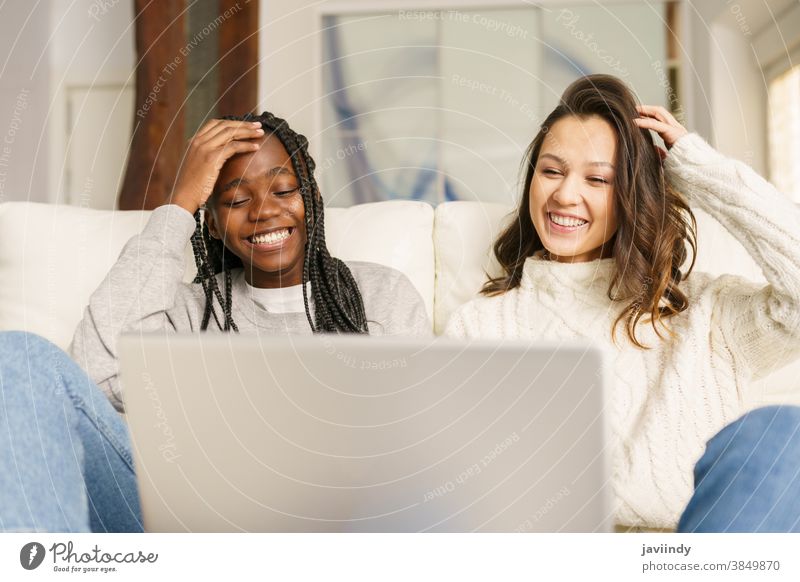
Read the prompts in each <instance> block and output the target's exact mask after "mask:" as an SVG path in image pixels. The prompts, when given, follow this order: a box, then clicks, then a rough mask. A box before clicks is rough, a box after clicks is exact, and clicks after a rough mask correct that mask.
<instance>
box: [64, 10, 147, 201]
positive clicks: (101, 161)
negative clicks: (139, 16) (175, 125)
mask: <svg viewBox="0 0 800 582" xmlns="http://www.w3.org/2000/svg"><path fill="white" fill-rule="evenodd" d="M50 26H51V30H52V40H51V44H50V46H49V51H48V54H49V65H50V78H51V113H50V118H49V120H48V126H49V127H50V128H51V134H52V135H53V138H54V139H53V140H52V141H51V142H50V153H51V159H52V163H51V165H50V168H49V193H50V200H51V201H53V202H55V201H58V202H63V203H69V204H73V205H79V206H88V207H92V208H113V207H114V205H115V202H116V197H117V192H118V188H119V184H120V183H121V180H122V177H123V173H124V170H125V162H126V156H127V150H128V143H129V139H130V134H131V129H132V123H133V101H134V93H133V83H134V66H135V49H134V25H133V2H132V0H124V1H122V0H120V1H117V2H114V1H113V0H112V1H107V2H98V1H97V0H74V1H73V2H54V3H53V9H52V13H51V21H50Z"/></svg>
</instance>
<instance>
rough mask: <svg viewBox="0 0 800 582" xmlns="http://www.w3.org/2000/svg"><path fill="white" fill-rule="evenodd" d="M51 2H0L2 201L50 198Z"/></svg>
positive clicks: (0, 185) (0, 180) (0, 163)
mask: <svg viewBox="0 0 800 582" xmlns="http://www.w3.org/2000/svg"><path fill="white" fill-rule="evenodd" d="M49 14H50V2H49V1H48V0H45V1H42V2H39V3H35V4H33V3H28V2H3V3H2V5H0V202H4V201H9V200H32V201H37V202H45V201H47V200H48V196H47V192H48V183H47V172H46V171H43V170H46V168H47V167H48V163H49V159H50V152H49V148H48V143H49V140H50V139H51V138H52V137H53V136H52V135H51V132H50V130H49V126H48V124H47V121H46V116H47V110H48V105H49V103H50V77H49V65H48V58H47V57H48V53H47V49H46V48H45V47H46V44H47V39H48V36H49V27H48V26H47V25H46V23H47V22H48V21H49Z"/></svg>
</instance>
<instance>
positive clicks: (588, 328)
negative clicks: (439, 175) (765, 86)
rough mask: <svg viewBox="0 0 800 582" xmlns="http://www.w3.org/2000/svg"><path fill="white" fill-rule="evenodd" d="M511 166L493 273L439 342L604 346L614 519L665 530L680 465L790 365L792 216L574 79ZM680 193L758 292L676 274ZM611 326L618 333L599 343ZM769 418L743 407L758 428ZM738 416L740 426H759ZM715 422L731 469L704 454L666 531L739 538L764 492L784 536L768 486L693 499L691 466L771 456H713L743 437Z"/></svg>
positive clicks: (657, 119) (787, 206)
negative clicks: (732, 240)
mask: <svg viewBox="0 0 800 582" xmlns="http://www.w3.org/2000/svg"><path fill="white" fill-rule="evenodd" d="M648 130H653V131H655V132H657V133H658V134H659V135H660V136H661V137H662V138H663V140H664V143H665V144H666V146H667V148H668V150H669V153H668V154H664V155H663V156H662V154H663V152H661V153H660V150H658V149H657V148H656V147H655V145H654V142H653V138H652V136H651V134H650V132H649V131H648ZM662 158H663V159H662ZM524 168H525V170H526V179H525V187H524V190H523V192H522V199H521V202H520V205H519V207H518V209H517V211H516V212H515V214H514V216H513V220H512V221H511V222H510V224H509V226H508V227H507V228H506V229H505V230H504V231H503V232H502V233H501V235H500V236H499V238H498V240H497V242H496V244H495V247H494V251H495V256H496V257H497V259H498V262H499V263H500V266H501V269H502V273H501V274H500V275H499V276H497V277H494V278H492V279H490V280H489V281H488V282H487V283H486V285H485V286H484V288H483V296H482V297H479V298H477V299H475V300H473V301H471V302H470V303H468V304H466V305H464V306H462V307H461V308H460V309H459V310H457V311H456V313H455V314H454V315H453V317H452V318H451V320H450V322H449V324H448V327H447V331H446V333H447V335H449V336H451V337H457V338H481V339H486V338H495V339H499V338H503V339H515V338H522V339H529V340H543V339H546V340H553V341H560V340H569V339H586V340H590V341H592V342H595V343H597V344H599V345H601V346H603V347H605V348H606V349H607V353H608V354H609V355H610V367H611V370H612V372H613V380H614V382H613V389H612V391H611V394H610V398H609V400H608V403H609V405H608V418H609V422H608V424H609V426H610V427H611V430H612V433H613V436H614V439H613V440H612V446H613V455H612V458H613V462H614V472H613V484H614V488H615V491H616V494H617V506H616V519H617V522H618V523H620V524H622V525H625V526H645V527H656V528H675V527H676V525H677V524H678V519H679V517H680V516H681V512H682V511H683V510H684V508H685V507H686V504H687V502H688V501H689V499H690V497H692V494H693V489H692V466H693V465H694V463H695V461H697V459H698V458H700V456H701V454H702V452H703V446H704V444H705V443H706V441H707V440H708V439H709V438H711V437H712V436H713V435H714V434H715V433H716V432H717V431H719V430H720V429H721V428H723V427H724V426H726V425H728V424H729V423H731V422H733V421H734V420H735V419H737V418H738V417H739V416H740V415H741V414H742V413H743V412H744V411H745V410H746V409H747V406H748V395H749V394H750V393H751V392H752V390H751V388H750V384H751V381H752V380H753V379H755V378H759V377H763V376H765V375H766V374H768V373H769V372H770V371H772V370H774V369H776V368H778V367H780V366H781V365H783V364H786V363H789V362H790V361H792V360H793V359H795V358H797V356H798V354H800V211H798V209H797V207H795V205H794V204H792V203H791V201H790V200H788V198H787V197H785V196H783V195H782V194H780V193H779V192H777V191H776V190H775V189H774V188H773V187H772V186H771V185H770V184H769V183H768V182H766V181H765V180H764V179H762V178H761V177H760V176H758V175H757V174H756V173H755V172H753V170H751V169H750V168H749V167H747V166H746V165H745V164H743V163H741V162H737V161H735V160H731V159H728V158H726V157H724V156H722V155H721V154H719V153H718V152H716V151H715V150H713V149H712V148H711V147H710V146H709V145H708V144H707V143H706V142H705V141H703V139H702V138H700V137H699V136H698V135H695V134H690V133H688V132H687V131H686V129H685V128H684V127H683V126H681V125H680V124H679V123H678V122H677V121H676V120H675V118H674V117H673V116H672V115H670V114H669V112H667V111H666V110H665V109H663V108H662V107H649V106H637V104H636V100H635V98H634V96H633V94H632V92H631V91H630V89H628V87H627V86H625V84H624V83H623V82H622V81H620V80H619V79H616V78H614V77H611V76H607V75H592V76H588V77H583V78H581V79H579V80H577V81H575V82H574V83H573V84H572V85H571V86H570V87H568V88H567V89H566V91H565V92H564V95H563V96H562V99H561V103H560V104H559V105H558V107H556V109H555V110H554V111H553V112H552V113H551V114H550V115H549V116H548V117H547V119H546V120H545V122H544V123H543V124H542V127H541V129H540V131H539V132H538V133H537V135H536V136H535V138H534V140H533V142H532V144H531V146H530V148H529V149H528V152H527V154H526V156H525V160H524ZM686 197H691V200H692V202H693V203H694V204H696V205H697V206H698V207H700V208H701V209H703V210H705V211H706V212H708V213H709V214H711V215H712V216H713V217H714V218H716V219H717V220H718V221H719V222H720V223H721V224H722V225H724V226H725V227H727V228H728V229H729V231H730V232H731V234H732V235H733V236H735V237H736V238H737V239H738V240H739V241H740V242H741V243H742V245H743V246H744V247H745V248H746V249H747V250H748V251H749V252H750V254H751V256H752V257H753V258H754V259H755V261H756V262H758V263H759V264H760V265H761V266H762V268H763V270H764V275H765V277H766V278H767V281H768V282H769V284H768V285H766V286H763V285H755V284H753V283H751V282H748V281H746V280H744V279H740V278H737V277H732V276H724V277H719V278H717V277H712V276H710V275H707V274H703V273H692V274H691V276H689V273H690V272H691V270H692V266H693V260H692V261H688V265H686V264H685V263H687V258H688V256H689V251H690V250H691V251H692V259H693V252H694V250H695V247H696V244H695V236H694V217H693V215H692V213H691V211H690V210H689V206H688V204H687V198H686ZM620 326H622V327H623V329H624V330H625V333H615V332H616V331H617V329H618V328H619V327H620ZM773 412H774V411H772V412H770V409H766V412H764V411H760V412H758V413H756V414H757V418H761V419H762V420H763V418H764V415H765V414H766V415H768V416H767V420H770V419H771V418H772V416H769V415H772V414H773ZM777 416H780V417H781V418H782V419H783V421H785V422H783V421H780V422H777V423H776V424H775V426H778V425H782V426H784V425H785V426H788V427H789V428H790V429H791V430H789V431H788V432H786V433H778V438H779V439H780V438H782V439H783V440H784V441H787V440H791V439H793V438H794V439H795V444H794V448H793V449H792V450H794V451H795V453H792V454H796V453H797V451H798V448H800V434H798V435H796V436H795V435H794V434H793V432H792V431H793V430H794V429H796V428H797V427H798V426H800V411H798V409H795V408H787V409H783V411H782V412H780V413H778V414H777ZM745 418H748V417H745ZM750 418H751V420H750V421H749V425H748V426H754V425H755V426H759V427H762V428H763V426H765V425H764V424H760V421H757V420H753V417H750ZM740 423H741V421H740ZM745 424H746V423H745ZM731 426H733V429H731V430H728V432H726V433H725V434H726V435H727V436H725V437H724V439H722V440H715V441H712V442H716V443H717V444H716V446H714V447H712V446H711V445H709V451H712V452H713V453H714V454H717V453H718V452H719V451H724V450H729V451H733V452H734V453H736V454H738V453H743V452H746V453H750V455H747V454H744V455H742V458H741V459H744V458H745V457H746V458H747V459H751V457H752V460H751V461H747V462H745V461H742V460H741V459H739V460H738V461H737V462H738V463H739V464H738V465H736V464H735V463H733V464H732V463H724V462H716V461H719V459H718V458H717V457H713V458H704V459H705V461H701V462H700V463H699V464H698V465H697V466H696V470H697V473H696V483H697V485H698V489H697V490H696V491H695V497H694V498H693V499H698V493H699V494H700V495H701V496H703V495H704V494H705V495H706V498H705V501H706V503H694V504H692V505H690V508H698V507H700V508H704V509H701V510H700V511H699V513H698V512H694V513H690V514H684V521H683V522H682V525H681V527H682V528H684V529H702V528H703V527H706V526H707V527H709V528H710V529H714V528H718V529H726V526H728V525H729V527H731V528H734V529H736V528H744V527H749V526H752V525H753V524H755V525H754V526H753V527H756V526H758V525H759V519H758V518H756V517H753V516H756V515H763V512H762V513H757V512H755V511H753V510H752V509H753V503H756V502H757V503H762V505H766V504H765V503H763V502H764V500H765V499H766V500H767V501H775V505H774V508H775V509H776V511H775V513H776V514H781V515H778V517H779V518H783V519H784V521H783V522H781V523H780V525H776V524H777V523H778V522H776V521H774V520H772V521H769V520H765V521H764V523H766V524H769V525H767V527H775V528H777V529H792V528H794V529H798V528H800V507H797V508H794V510H789V511H784V512H782V511H781V510H780V509H779V508H783V509H786V507H785V506H784V505H781V504H780V503H779V501H780V499H781V496H782V495H783V494H784V493H785V491H784V492H781V491H780V490H776V491H775V497H774V498H770V497H766V498H765V497H764V496H761V495H758V494H756V495H752V496H751V497H752V498H753V500H755V501H753V502H752V503H751V502H749V501H748V499H747V496H742V497H737V498H736V499H732V498H731V496H732V495H733V493H732V492H733V491H736V492H737V493H741V489H738V488H736V487H732V488H730V491H731V493H729V494H728V499H722V500H720V499H716V498H712V497H713V495H714V494H715V493H712V494H709V493H707V492H706V490H707V489H708V488H709V487H712V488H714V491H715V492H716V493H719V492H722V490H723V489H725V488H724V487H718V485H719V482H720V480H719V479H717V478H712V477H709V476H708V475H707V474H706V473H705V471H707V470H709V468H711V467H717V469H715V470H719V467H727V468H728V469H730V468H733V471H730V472H729V473H727V475H728V476H730V475H732V474H736V475H738V476H740V477H741V478H744V479H752V477H753V475H758V476H759V477H766V473H767V472H768V471H769V470H770V465H769V462H771V461H772V460H774V461H775V463H774V467H781V466H784V462H785V461H786V458H784V460H780V459H778V458H776V457H775V455H776V454H777V456H778V457H779V456H780V454H782V451H781V447H778V448H777V449H774V448H773V449H769V448H767V447H766V445H761V451H762V453H763V454H757V455H753V454H752V450H747V451H742V449H740V448H737V447H735V446H734V447H727V446H726V445H727V444H729V443H730V442H733V441H732V440H731V439H732V438H735V437H737V435H744V434H750V433H749V431H748V430H740V429H742V428H743V425H742V424H739V423H734V424H733V425H731ZM730 428H731V427H730V426H729V429H730ZM752 434H754V435H755V437H756V440H751V441H748V443H745V444H744V445H742V446H745V447H750V446H751V445H752V446H753V447H755V445H753V443H754V442H757V441H758V442H761V440H759V438H758V437H762V440H763V442H764V443H766V442H773V441H772V440H771V439H769V438H766V439H764V438H763V437H764V435H763V434H759V433H755V432H754V433H752ZM752 434H751V436H752ZM742 438H743V437H742ZM784 444H785V443H784ZM770 446H771V445H770ZM707 454H708V453H707ZM765 459H768V461H767V465H766V468H767V471H766V472H762V469H764V466H758V467H755V468H754V469H753V470H752V472H750V469H751V465H752V464H754V463H760V462H763V461H764V460H765ZM788 460H789V461H790V462H791V463H794V464H796V466H795V465H792V466H790V467H788V469H790V470H791V472H788V471H784V474H789V475H791V474H795V475H797V473H795V472H794V471H795V470H796V471H800V462H799V461H798V460H797V459H796V458H795V459H792V458H789V459H788ZM748 462H749V463H750V465H748ZM737 469H738V470H737ZM784 469H786V467H785V466H784ZM726 470H727V469H726ZM775 471H776V472H780V471H779V470H778V469H775ZM795 481H797V480H796V479H795ZM763 482H764V483H765V484H768V483H774V481H773V480H772V479H771V478H764V479H763ZM778 482H780V483H781V485H784V484H785V479H784V480H781V479H779V480H778ZM751 483H756V484H758V483H759V479H755V480H753V481H751ZM765 487H767V486H766V485H765ZM794 487H795V489H797V487H798V485H797V484H795V485H794ZM704 488H705V489H704ZM764 495H766V493H765V494H764ZM721 497H724V496H722V495H721ZM748 503H750V505H749V506H748ZM714 507H716V508H717V509H716V511H717V514H716V517H715V518H714V519H708V520H707V521H705V523H702V522H703V521H704V520H705V517H704V516H703V514H702V512H703V511H706V510H708V512H709V514H713V513H714V509H713V508H714ZM767 509H769V510H770V511H771V510H772V508H771V507H767ZM737 510H741V511H739V512H738V513H737ZM720 513H722V514H724V515H722V516H720ZM698 515H699V517H698ZM742 520H749V521H746V524H747V525H743V523H744V522H743V521H742Z"/></svg>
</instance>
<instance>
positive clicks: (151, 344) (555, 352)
mask: <svg viewBox="0 0 800 582" xmlns="http://www.w3.org/2000/svg"><path fill="white" fill-rule="evenodd" d="M120 357H121V365H122V372H121V379H122V382H123V389H124V394H125V405H126V410H127V418H128V423H129V426H130V429H131V433H132V438H133V442H134V458H135V463H136V470H137V475H138V482H139V488H140V496H141V499H142V507H143V511H144V518H145V526H146V529H147V530H148V531H280V532H293V531H367V532H383V531H392V532H399V531H402V532H405V531H450V532H467V531H609V530H610V528H611V523H612V515H611V511H610V495H611V490H610V484H609V469H608V459H607V454H606V450H605V447H606V442H607V439H606V428H605V422H604V414H603V409H604V402H603V386H604V384H605V383H606V381H605V377H604V372H603V369H604V368H603V365H602V354H601V352H600V351H598V350H597V349H594V348H591V347H589V346H587V345H582V344H580V345H579V344H569V345H564V344H559V345H555V344H553V345H543V344H523V343H518V342H513V343H512V342H504V343H487V342H472V343H464V342H454V341H450V340H444V339H441V338H439V339H436V340H413V339H394V338H368V337H356V336H333V335H329V336H288V337H287V336H284V337H255V336H251V337H243V336H237V335H234V334H230V335H201V334H195V335H152V336H143V337H142V336H124V337H123V338H121V341H120Z"/></svg>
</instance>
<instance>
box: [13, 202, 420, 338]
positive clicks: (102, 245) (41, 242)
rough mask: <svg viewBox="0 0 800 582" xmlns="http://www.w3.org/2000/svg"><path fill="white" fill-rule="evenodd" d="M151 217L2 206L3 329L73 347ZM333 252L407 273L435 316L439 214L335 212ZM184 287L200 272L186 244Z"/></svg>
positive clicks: (378, 209) (391, 205)
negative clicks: (96, 296)
mask: <svg viewBox="0 0 800 582" xmlns="http://www.w3.org/2000/svg"><path fill="white" fill-rule="evenodd" d="M149 215H150V213H149V212H139V211H126V212H122V211H105V210H90V209H85V208H78V207H73V206H63V205H54V204H37V203H29V202H8V203H4V204H0V281H2V284H0V330H11V329H18V330H26V331H31V332H34V333H37V334H39V335H42V336H44V337H46V338H48V339H49V340H51V341H53V342H54V343H55V344H56V345H59V346H61V347H62V348H66V347H67V346H68V345H69V342H70V341H71V339H72V334H73V332H74V330H75V327H76V326H77V324H78V322H79V321H80V319H81V317H82V316H83V311H84V308H85V307H86V305H87V303H88V299H89V296H90V295H91V293H92V292H93V291H94V290H95V289H96V288H97V286H98V285H99V284H100V282H101V281H102V280H103V278H104V277H105V275H106V273H107V272H108V270H109V269H110V268H111V266H112V265H113V264H114V262H115V261H116V259H117V257H118V256H119V253H120V251H121V250H122V247H123V246H124V244H125V243H126V242H127V241H128V240H129V239H130V238H131V237H132V236H134V235H136V234H137V233H138V232H140V231H141V230H142V228H143V227H144V225H145V223H146V222H147V219H148V217H149ZM325 224H326V234H327V240H328V246H329V248H330V251H331V253H332V254H333V255H334V256H337V257H339V258H342V259H345V260H361V261H373V262H376V263H381V264H384V265H388V266H390V267H394V268H396V269H398V270H400V271H402V272H403V273H405V274H406V275H407V276H408V277H409V279H411V282H412V283H413V284H414V285H415V286H416V288H417V289H418V290H419V292H420V294H421V295H422V297H423V299H424V300H425V303H426V306H427V308H428V313H429V315H432V313H433V276H434V257H433V243H432V235H431V232H432V229H433V209H432V208H431V206H430V205H428V204H425V203H422V202H411V201H393V202H380V203H375V204H363V205H360V206H355V207H352V208H347V209H344V208H331V209H329V210H328V211H327V212H326V215H325ZM186 265H187V268H186V273H185V276H184V280H185V281H191V279H192V278H193V277H194V274H195V268H194V258H193V256H192V253H191V248H190V245H189V244H188V241H187V249H186Z"/></svg>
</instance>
